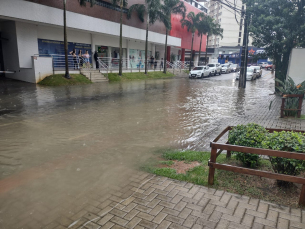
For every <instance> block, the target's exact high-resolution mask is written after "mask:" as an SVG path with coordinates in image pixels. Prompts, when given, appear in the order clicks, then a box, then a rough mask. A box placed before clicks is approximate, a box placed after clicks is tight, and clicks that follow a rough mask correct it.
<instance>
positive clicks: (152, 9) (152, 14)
mask: <svg viewBox="0 0 305 229" xmlns="http://www.w3.org/2000/svg"><path fill="white" fill-rule="evenodd" d="M134 11H135V12H136V13H137V15H138V17H139V19H140V21H142V22H144V15H145V14H146V15H147V18H146V39H145V74H147V53H148V51H147V49H148V48H147V46H148V27H149V25H152V24H154V23H155V22H156V21H157V19H158V18H159V16H160V0H145V5H143V4H134V5H132V6H131V7H130V8H129V10H128V13H127V18H128V19H130V18H131V15H132V12H134Z"/></svg>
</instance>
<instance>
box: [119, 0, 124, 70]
mask: <svg viewBox="0 0 305 229" xmlns="http://www.w3.org/2000/svg"><path fill="white" fill-rule="evenodd" d="M120 7H121V18H120V60H119V76H122V64H123V63H122V59H123V58H122V45H123V44H122V43H123V41H122V40H123V38H122V33H123V31H122V27H123V0H121V5H120Z"/></svg>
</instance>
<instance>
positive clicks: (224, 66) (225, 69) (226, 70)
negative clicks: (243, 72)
mask: <svg viewBox="0 0 305 229" xmlns="http://www.w3.org/2000/svg"><path fill="white" fill-rule="evenodd" d="M231 71H232V69H231V64H222V65H221V72H222V73H230V72H231Z"/></svg>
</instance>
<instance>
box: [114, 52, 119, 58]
mask: <svg viewBox="0 0 305 229" xmlns="http://www.w3.org/2000/svg"><path fill="white" fill-rule="evenodd" d="M113 54H114V55H113V56H114V58H118V53H117V52H116V51H115V50H114V52H113Z"/></svg>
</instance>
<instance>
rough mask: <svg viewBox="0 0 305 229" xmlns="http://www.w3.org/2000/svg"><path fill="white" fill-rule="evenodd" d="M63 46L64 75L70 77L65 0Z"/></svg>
mask: <svg viewBox="0 0 305 229" xmlns="http://www.w3.org/2000/svg"><path fill="white" fill-rule="evenodd" d="M64 46H65V64H66V66H65V67H66V72H65V77H66V78H67V79H70V78H71V77H70V74H69V62H68V41H67V16H66V0H64Z"/></svg>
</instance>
